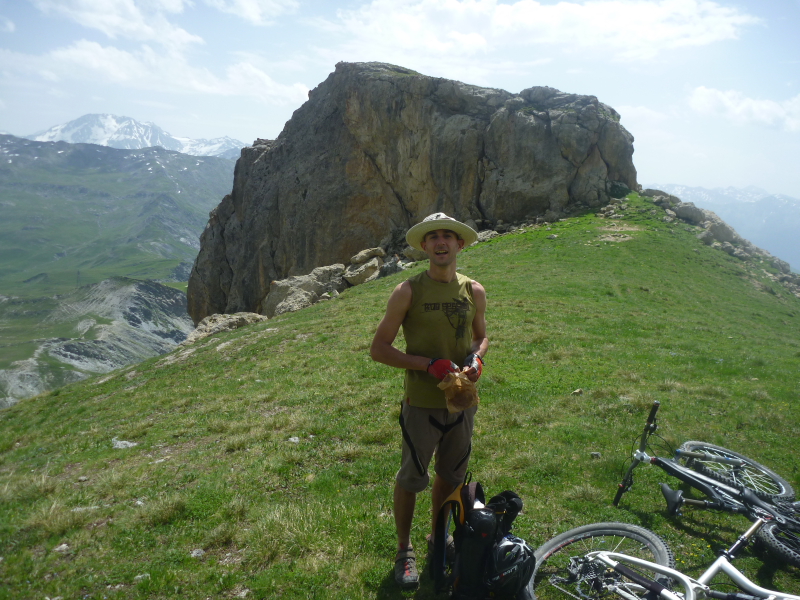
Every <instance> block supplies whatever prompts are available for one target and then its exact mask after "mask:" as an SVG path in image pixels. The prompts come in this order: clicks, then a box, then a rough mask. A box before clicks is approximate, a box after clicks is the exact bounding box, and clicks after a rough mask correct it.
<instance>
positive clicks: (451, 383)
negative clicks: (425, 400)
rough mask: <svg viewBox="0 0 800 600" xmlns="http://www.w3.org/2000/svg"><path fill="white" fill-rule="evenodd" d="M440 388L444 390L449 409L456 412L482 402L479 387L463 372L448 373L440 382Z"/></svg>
mask: <svg viewBox="0 0 800 600" xmlns="http://www.w3.org/2000/svg"><path fill="white" fill-rule="evenodd" d="M438 387H439V389H440V390H443V391H444V397H445V399H446V400H447V410H448V411H450V412H451V413H456V412H460V411H462V410H464V409H465V408H469V407H470V406H475V405H477V404H478V402H480V398H478V388H476V387H475V383H474V382H472V381H470V380H469V377H467V375H466V374H465V373H463V372H458V373H448V374H447V375H445V378H444V379H443V380H442V381H441V382H440V383H439V384H438Z"/></svg>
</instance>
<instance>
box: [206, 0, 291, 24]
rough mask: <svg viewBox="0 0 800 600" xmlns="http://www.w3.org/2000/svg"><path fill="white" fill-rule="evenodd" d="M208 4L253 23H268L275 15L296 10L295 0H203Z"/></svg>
mask: <svg viewBox="0 0 800 600" xmlns="http://www.w3.org/2000/svg"><path fill="white" fill-rule="evenodd" d="M205 2H206V4H207V5H208V6H211V7H213V8H216V9H217V10H220V11H222V12H226V13H230V14H232V15H236V16H237V17H241V18H242V19H244V20H245V21H249V22H250V23H253V24H254V25H269V24H271V23H273V22H274V19H275V17H278V16H280V15H282V14H284V13H292V12H294V11H295V10H297V8H298V6H299V3H298V2H297V0H205Z"/></svg>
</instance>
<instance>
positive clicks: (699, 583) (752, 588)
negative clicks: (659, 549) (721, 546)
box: [586, 550, 800, 600]
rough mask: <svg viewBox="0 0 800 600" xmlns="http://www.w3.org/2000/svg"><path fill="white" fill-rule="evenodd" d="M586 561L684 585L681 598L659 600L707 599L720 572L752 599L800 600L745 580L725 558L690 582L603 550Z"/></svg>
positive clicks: (634, 599) (667, 595)
mask: <svg viewBox="0 0 800 600" xmlns="http://www.w3.org/2000/svg"><path fill="white" fill-rule="evenodd" d="M586 558H588V559H589V560H592V561H599V562H601V563H603V564H604V565H607V566H608V567H610V568H612V569H613V568H614V567H616V566H617V564H618V563H625V564H630V565H635V566H637V567H641V568H644V569H647V570H648V571H653V572H654V573H659V574H662V575H668V576H669V577H671V578H672V579H674V580H676V581H679V582H680V583H681V584H682V585H683V589H684V593H683V595H681V594H680V593H678V592H672V591H670V590H663V591H662V592H661V597H662V598H664V600H699V599H703V598H707V597H708V596H707V594H706V591H707V590H708V589H709V587H708V582H710V581H711V580H712V579H713V578H714V576H716V575H717V573H719V572H723V573H725V574H726V575H727V576H728V577H730V578H731V580H732V581H733V583H735V584H736V585H737V586H738V587H739V588H740V589H741V590H743V591H744V592H747V593H750V594H752V595H754V596H760V597H762V598H765V599H767V600H800V596H795V595H793V594H784V593H782V592H776V591H774V590H768V589H766V588H762V587H761V586H758V585H756V584H755V583H753V582H752V581H750V580H749V579H748V578H747V577H745V576H744V575H743V574H742V573H741V572H740V571H739V570H738V569H737V568H736V567H734V566H733V565H732V564H731V563H730V561H729V560H728V559H727V558H726V557H724V556H720V557H719V558H717V560H715V561H714V562H713V564H712V565H711V566H710V567H709V568H708V569H706V571H705V573H703V574H702V575H701V576H700V577H699V578H698V579H692V578H691V577H688V576H686V575H684V574H683V573H681V572H680V571H676V570H675V569H670V568H669V567H664V566H662V565H658V564H656V563H652V562H649V561H646V560H643V559H641V558H636V557H635V556H628V555H627V554H620V553H618V552H607V551H605V550H600V551H595V552H589V553H588V554H586ZM634 586H635V587H637V588H639V589H641V588H640V586H638V585H636V584H634ZM613 591H614V592H616V593H617V594H619V595H620V596H622V597H623V598H626V599H627V600H639V597H638V596H635V595H634V594H630V593H627V592H626V591H625V590H624V589H621V588H620V586H617V587H615V588H614V590H613Z"/></svg>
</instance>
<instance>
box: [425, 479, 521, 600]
mask: <svg viewBox="0 0 800 600" xmlns="http://www.w3.org/2000/svg"><path fill="white" fill-rule="evenodd" d="M476 501H478V504H477V506H476ZM521 510H522V499H521V498H520V497H519V496H518V495H517V494H515V493H514V492H511V491H505V492H503V493H501V494H498V495H497V496H494V497H492V498H491V499H490V500H489V502H486V500H485V496H484V493H483V488H482V487H481V484H480V483H477V482H474V483H469V484H465V485H461V486H459V487H458V488H457V489H456V491H455V492H453V494H452V495H451V496H450V497H448V498H447V500H445V501H444V503H443V504H442V507H441V509H439V514H438V516H437V519H436V532H435V534H434V540H433V557H432V558H433V567H432V568H433V574H434V579H435V584H436V591H437V592H443V591H446V590H448V589H450V588H452V590H453V598H454V599H460V600H472V599H474V600H483V599H484V598H497V599H509V600H510V599H517V600H522V599H524V598H527V597H528V595H527V585H528V582H529V581H530V578H531V575H532V574H533V568H534V565H535V564H536V563H535V559H534V556H533V550H532V549H531V547H530V546H529V545H528V544H527V542H525V540H523V539H521V538H518V537H516V536H514V535H512V534H511V527H512V524H513V523H514V519H515V518H516V516H517V514H519V512H520V511H521ZM451 518H452V520H453V522H454V523H455V531H454V532H453V540H454V542H455V549H456V552H455V559H454V560H453V561H452V563H448V560H447V541H446V540H447V535H448V531H449V529H450V519H451Z"/></svg>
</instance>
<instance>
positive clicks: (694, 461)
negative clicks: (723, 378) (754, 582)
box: [613, 401, 800, 567]
mask: <svg viewBox="0 0 800 600" xmlns="http://www.w3.org/2000/svg"><path fill="white" fill-rule="evenodd" d="M659 406H660V403H659V402H658V401H655V402H654V403H653V406H652V407H651V409H650V414H649V415H648V417H647V422H646V424H645V427H644V430H643V431H642V433H641V435H640V436H638V438H637V439H638V446H637V445H636V444H635V443H634V447H635V449H634V451H633V458H632V461H631V464H630V466H629V467H628V469H627V471H626V472H625V475H624V476H623V478H622V482H621V483H620V484H619V487H618V489H617V494H616V496H615V497H614V501H613V504H614V506H617V505H618V504H619V501H620V499H621V498H622V496H623V494H625V493H626V492H627V491H629V490H630V489H631V487H632V486H633V472H634V470H635V469H636V467H638V466H639V465H640V464H643V463H648V464H651V465H654V466H656V467H659V468H660V469H662V470H663V471H665V472H666V473H668V474H669V475H672V476H673V477H675V478H677V479H679V480H680V481H682V482H683V483H684V484H686V485H688V486H689V487H690V488H693V489H695V490H698V491H700V492H702V493H703V494H705V496H706V498H705V499H702V500H697V499H694V498H686V497H684V495H683V491H682V490H673V489H672V488H670V487H669V485H667V484H665V483H662V484H661V491H662V493H663V494H664V498H665V499H666V501H667V512H668V514H670V515H680V514H681V509H682V508H683V507H684V506H692V507H695V508H701V509H703V508H704V509H710V510H717V511H721V512H730V513H738V514H742V515H744V516H745V517H747V518H748V519H749V520H751V521H756V520H757V519H759V518H762V519H763V520H764V521H765V523H764V524H763V525H762V526H761V527H759V528H758V529H757V530H756V532H757V535H758V539H759V541H760V542H762V543H763V544H764V546H765V547H766V548H767V549H768V550H769V551H770V552H771V553H772V554H774V555H775V556H776V557H778V558H779V559H781V560H783V561H784V562H786V563H788V564H791V565H795V566H799V567H800V502H793V500H794V489H793V488H792V486H791V485H790V484H789V483H788V482H787V481H786V480H785V479H784V478H783V477H781V476H780V475H778V474H777V473H775V472H774V471H772V470H771V469H769V468H767V467H765V466H764V465H762V464H760V463H758V462H756V461H754V460H752V459H750V458H747V457H746V456H743V455H742V454H739V453H738V452H734V451H732V450H728V449H727V448H723V447H721V446H716V445H714V444H707V443H705V442H696V441H691V442H684V443H683V444H682V445H681V447H680V448H679V449H678V450H676V451H675V452H674V456H675V457H674V458H662V457H660V456H650V455H649V454H648V450H650V449H651V445H650V438H651V437H652V436H653V435H654V434H655V432H656V430H657V429H658V425H657V421H656V415H657V412H658V409H659ZM659 439H660V440H661V441H662V442H663V443H664V444H666V442H665V441H664V440H663V438H659ZM651 451H652V450H651Z"/></svg>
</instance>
